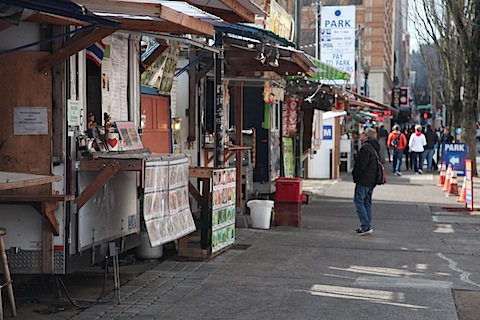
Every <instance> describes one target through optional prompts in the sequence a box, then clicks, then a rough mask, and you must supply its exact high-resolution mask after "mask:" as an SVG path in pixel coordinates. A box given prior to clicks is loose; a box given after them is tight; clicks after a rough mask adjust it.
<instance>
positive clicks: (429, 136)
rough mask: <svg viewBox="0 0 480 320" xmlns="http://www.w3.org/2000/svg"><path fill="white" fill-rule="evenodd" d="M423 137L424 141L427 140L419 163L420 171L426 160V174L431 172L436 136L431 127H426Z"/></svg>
mask: <svg viewBox="0 0 480 320" xmlns="http://www.w3.org/2000/svg"><path fill="white" fill-rule="evenodd" d="M424 135H425V139H426V140H427V145H426V146H425V148H424V151H423V154H422V161H421V162H420V170H421V169H422V166H423V163H424V162H425V160H427V172H431V171H432V163H433V162H434V159H433V154H434V153H435V145H436V144H437V142H438V137H437V134H436V133H435V132H433V130H432V126H431V125H427V129H426V131H425V133H424Z"/></svg>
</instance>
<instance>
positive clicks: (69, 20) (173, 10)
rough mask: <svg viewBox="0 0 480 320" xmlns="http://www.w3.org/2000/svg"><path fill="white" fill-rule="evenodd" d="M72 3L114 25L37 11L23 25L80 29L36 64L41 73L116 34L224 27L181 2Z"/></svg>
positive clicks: (198, 32) (207, 31)
mask: <svg viewBox="0 0 480 320" xmlns="http://www.w3.org/2000/svg"><path fill="white" fill-rule="evenodd" d="M242 1H245V0H242ZM75 3H76V4H78V5H80V6H83V7H84V8H85V9H86V10H88V12H92V13H93V14H94V15H95V17H98V19H104V20H106V21H112V22H115V23H116V25H112V24H110V25H100V24H97V23H91V22H90V21H88V20H82V19H76V18H75V17H71V16H68V15H59V14H55V13H52V12H51V11H38V12H34V13H33V14H31V15H28V16H26V17H25V18H24V19H23V20H22V21H28V22H36V23H43V24H54V25H73V26H79V27H81V28H82V29H80V30H79V31H77V33H76V34H75V35H74V36H73V37H71V38H70V39H69V40H68V42H67V43H66V44H65V45H64V47H63V48H61V49H59V50H57V51H56V52H53V53H52V54H51V55H49V56H48V57H46V58H44V59H43V60H41V61H40V62H39V66H38V68H39V70H40V71H42V72H43V71H46V70H48V68H50V67H52V66H54V65H56V64H58V63H60V62H61V61H64V60H65V59H66V58H68V57H70V56H71V55H73V54H76V53H77V52H79V51H80V50H83V49H85V48H86V47H88V46H90V45H92V44H94V43H96V42H98V41H100V40H101V39H103V38H104V37H106V36H108V35H110V34H112V33H114V32H115V31H118V30H123V31H127V32H128V31H135V32H138V31H145V32H155V33H167V34H173V35H184V34H195V35H201V36H206V37H213V35H214V26H215V25H221V24H227V22H225V21H224V20H222V19H221V18H219V17H217V16H214V15H212V14H210V13H207V12H205V11H202V10H200V9H198V8H196V7H194V6H193V5H190V4H188V3H187V2H183V1H159V0H141V1H138V0H103V1H97V0H75ZM232 5H233V2H232Z"/></svg>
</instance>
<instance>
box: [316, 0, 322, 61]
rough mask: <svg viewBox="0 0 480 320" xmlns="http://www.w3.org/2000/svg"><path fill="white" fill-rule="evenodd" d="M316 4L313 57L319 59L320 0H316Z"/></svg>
mask: <svg viewBox="0 0 480 320" xmlns="http://www.w3.org/2000/svg"><path fill="white" fill-rule="evenodd" d="M316 5H317V13H316V19H315V22H316V23H315V58H317V59H320V32H321V31H320V29H321V28H320V23H321V14H322V11H321V8H322V1H318V2H317V3H316Z"/></svg>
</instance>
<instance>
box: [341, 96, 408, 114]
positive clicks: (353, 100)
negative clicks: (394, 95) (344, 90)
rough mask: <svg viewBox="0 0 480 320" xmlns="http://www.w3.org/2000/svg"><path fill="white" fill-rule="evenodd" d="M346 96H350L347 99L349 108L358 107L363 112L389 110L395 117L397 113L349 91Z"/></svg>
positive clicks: (393, 109)
mask: <svg viewBox="0 0 480 320" xmlns="http://www.w3.org/2000/svg"><path fill="white" fill-rule="evenodd" d="M348 94H349V95H350V97H349V99H348V105H349V106H350V107H358V109H359V110H363V109H375V110H389V111H391V112H392V114H393V115H397V114H398V112H399V111H398V109H397V108H394V107H391V106H389V105H386V104H383V103H380V102H378V101H375V100H373V99H370V98H368V97H365V96H363V95H361V94H358V93H356V92H352V91H350V92H349V93H348Z"/></svg>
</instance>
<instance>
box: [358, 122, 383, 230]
mask: <svg viewBox="0 0 480 320" xmlns="http://www.w3.org/2000/svg"><path fill="white" fill-rule="evenodd" d="M360 141H361V142H362V147H361V148H360V151H359V152H358V155H357V159H356V161H355V165H354V167H353V172H352V174H353V182H355V195H354V198H353V203H354V204H355V210H356V212H357V215H358V219H359V220H360V228H359V229H357V230H356V232H357V235H359V236H363V235H366V234H369V233H372V232H373V229H372V194H373V188H375V186H376V173H377V158H378V152H379V151H380V144H379V143H378V140H377V132H376V131H375V129H372V128H367V129H365V131H364V132H362V133H361V134H360Z"/></svg>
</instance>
